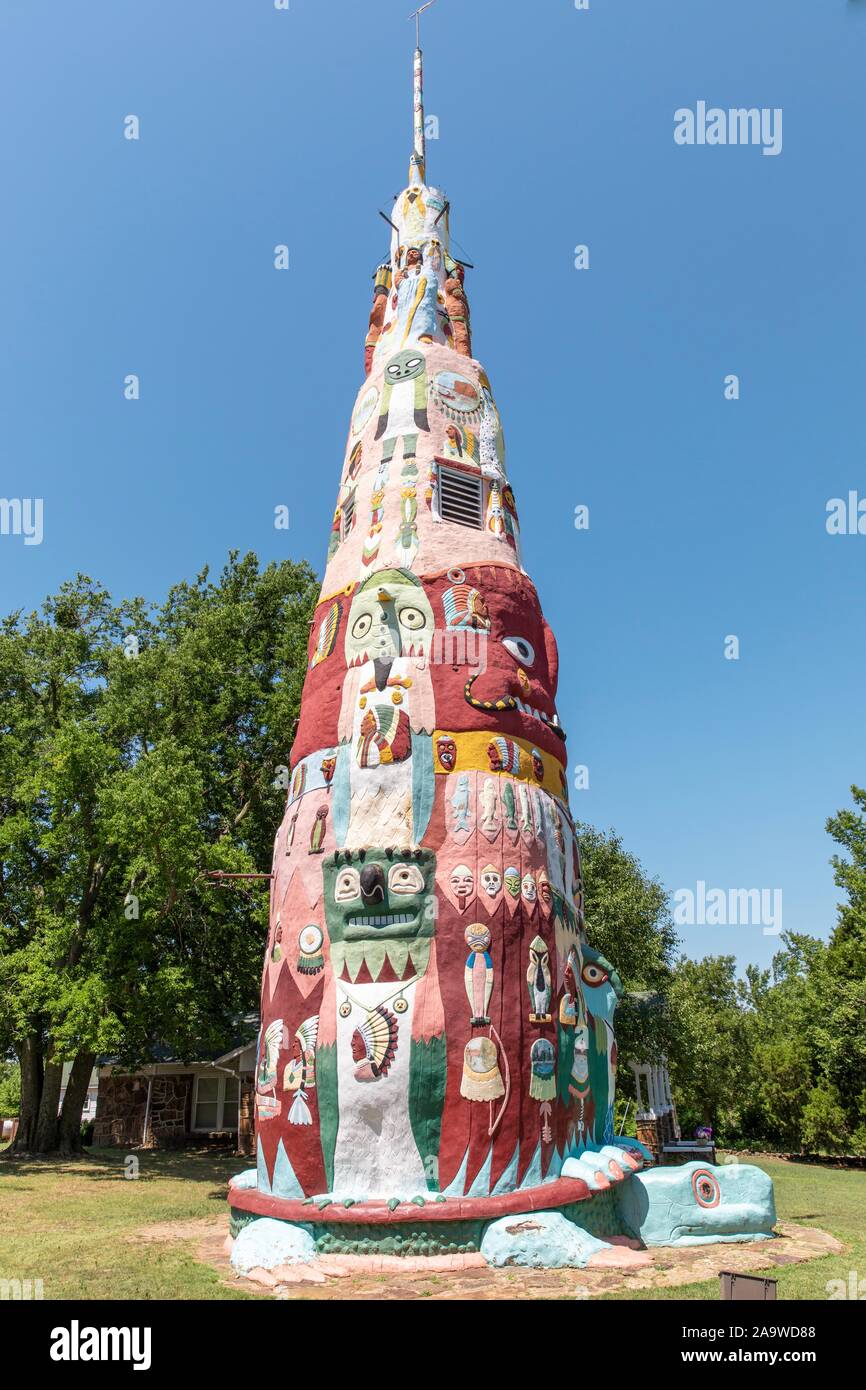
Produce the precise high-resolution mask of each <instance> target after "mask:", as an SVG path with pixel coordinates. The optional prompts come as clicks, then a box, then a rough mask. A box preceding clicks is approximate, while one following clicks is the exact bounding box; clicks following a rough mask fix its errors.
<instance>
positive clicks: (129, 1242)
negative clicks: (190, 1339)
mask: <svg viewBox="0 0 866 1390" xmlns="http://www.w3.org/2000/svg"><path fill="white" fill-rule="evenodd" d="M125 1157H126V1156H125V1155H124V1154H123V1153H120V1152H117V1151H115V1150H112V1149H102V1150H99V1149H97V1150H94V1151H93V1152H92V1153H91V1154H90V1155H89V1156H88V1157H87V1158H85V1159H83V1160H80V1161H78V1162H73V1163H59V1162H51V1161H43V1162H31V1161H25V1160H16V1161H8V1160H5V1161H0V1279H22V1280H23V1279H41V1280H42V1282H43V1289H44V1296H45V1298H47V1299H54V1298H59V1299H63V1298H95V1299H113V1298H118V1299H147V1298H173V1299H174V1298H178V1299H183V1298H186V1299H190V1298H192V1299H199V1298H207V1299H212V1298H220V1299H223V1298H249V1297H255V1296H256V1295H253V1294H249V1293H247V1292H245V1291H244V1290H243V1288H242V1287H237V1288H234V1287H232V1286H230V1285H227V1284H226V1283H224V1282H222V1281H221V1279H220V1276H219V1274H218V1273H217V1271H216V1270H215V1269H212V1268H211V1267H210V1266H209V1265H208V1264H205V1263H202V1262H200V1261H199V1260H198V1259H197V1258H196V1252H197V1249H198V1245H199V1242H200V1240H201V1234H202V1233H201V1231H198V1233H196V1232H193V1233H191V1234H190V1235H189V1238H184V1239H181V1240H173V1241H166V1240H153V1239H149V1238H148V1236H147V1234H146V1231H147V1228H148V1227H152V1226H155V1225H157V1224H158V1223H159V1224H161V1223H166V1222H168V1223H180V1222H198V1223H201V1222H202V1221H207V1220H208V1219H212V1220H213V1222H214V1223H218V1222H219V1221H220V1220H221V1219H222V1218H224V1216H225V1212H226V1205H225V1197H226V1184H227V1183H228V1180H229V1178H230V1177H231V1176H232V1175H233V1174H234V1173H237V1172H240V1170H241V1169H242V1168H243V1167H244V1166H245V1163H248V1161H249V1160H245V1159H243V1158H239V1157H237V1156H236V1155H224V1154H212V1153H195V1152H183V1151H180V1152H177V1153H140V1154H138V1155H136V1157H137V1158H138V1162H139V1175H138V1177H137V1178H135V1179H130V1178H127V1177H126V1176H125V1169H124V1160H125ZM750 1161H751V1162H754V1161H755V1160H754V1159H752V1160H750ZM758 1163H759V1166H760V1167H761V1168H764V1169H765V1170H766V1172H768V1173H769V1174H770V1175H771V1177H772V1178H773V1181H774V1183H775V1185H776V1206H777V1209H778V1213H779V1217H780V1219H781V1220H783V1221H796V1222H799V1223H800V1224H802V1225H811V1226H819V1227H820V1228H821V1229H822V1230H825V1231H830V1232H831V1233H832V1234H833V1235H835V1236H836V1237H837V1238H838V1239H839V1240H841V1241H843V1242H844V1243H845V1245H846V1247H848V1248H847V1249H846V1251H845V1253H844V1254H843V1255H840V1256H828V1257H826V1258H823V1259H819V1260H813V1261H811V1262H810V1263H809V1264H803V1265H789V1266H782V1267H780V1268H779V1269H777V1270H775V1269H774V1270H770V1271H767V1272H768V1273H771V1274H772V1275H773V1276H774V1277H777V1278H778V1280H779V1296H780V1298H786V1299H790V1298H812V1299H821V1300H824V1299H826V1298H827V1291H826V1284H827V1281H828V1280H829V1279H843V1280H845V1281H846V1283H847V1280H848V1275H849V1271H851V1270H852V1269H853V1270H859V1271H862V1272H863V1273H864V1275H866V1172H859V1171H858V1172H845V1171H843V1170H839V1169H835V1168H821V1167H818V1166H817V1165H813V1164H805V1163H785V1162H782V1161H780V1160H777V1159H770V1158H768V1159H760V1160H758ZM517 1277H519V1275H518V1276H517ZM718 1296H719V1288H718V1281H717V1280H715V1279H713V1280H708V1281H707V1282H705V1283H700V1284H690V1285H687V1286H685V1287H683V1288H674V1289H659V1290H647V1289H645V1290H635V1291H634V1292H632V1293H630V1294H618V1295H617V1297H630V1298H665V1299H683V1298H686V1299H691V1298H705V1299H713V1300H715V1299H717V1298H718Z"/></svg>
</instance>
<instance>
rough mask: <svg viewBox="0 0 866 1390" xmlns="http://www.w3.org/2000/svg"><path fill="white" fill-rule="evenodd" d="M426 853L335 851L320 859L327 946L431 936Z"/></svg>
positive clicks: (429, 855) (430, 873) (430, 868)
mask: <svg viewBox="0 0 866 1390" xmlns="http://www.w3.org/2000/svg"><path fill="white" fill-rule="evenodd" d="M435 867H436V856H435V854H434V853H433V851H432V850H429V849H420V850H416V851H414V853H409V852H408V851H403V850H390V851H388V850H383V849H368V850H364V851H363V852H362V853H355V854H353V853H351V852H349V851H346V850H338V851H337V852H336V853H335V854H333V855H328V856H326V858H325V861H324V865H323V869H324V890H325V913H326V917H327V922H328V932H329V935H330V939H331V941H332V942H341V941H346V942H353V941H378V940H382V939H385V940H388V939H405V938H412V937H428V936H432V935H433V932H434V926H435V911H434V907H433V903H434V897H433V880H434V873H435Z"/></svg>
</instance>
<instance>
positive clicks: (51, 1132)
mask: <svg viewBox="0 0 866 1390" xmlns="http://www.w3.org/2000/svg"><path fill="white" fill-rule="evenodd" d="M62 1079H63V1063H62V1062H46V1063H45V1076H44V1078H43V1081H42V1095H41V1096H40V1098H39V1115H38V1118H37V1120H36V1143H35V1144H34V1145H33V1152H34V1153H38V1154H45V1153H51V1152H52V1151H53V1150H54V1149H56V1148H57V1120H58V1111H59V1109H60V1083H61V1081H62Z"/></svg>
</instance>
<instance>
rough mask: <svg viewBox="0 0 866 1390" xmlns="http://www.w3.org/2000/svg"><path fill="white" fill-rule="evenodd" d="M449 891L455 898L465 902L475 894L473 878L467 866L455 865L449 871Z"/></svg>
mask: <svg viewBox="0 0 866 1390" xmlns="http://www.w3.org/2000/svg"><path fill="white" fill-rule="evenodd" d="M451 891H452V892H453V894H454V896H455V898H460V899H461V900H465V899H466V898H471V897H472V894H473V893H474V892H475V876H474V874H473V872H472V870H471V869H470V868H469V866H468V864H457V865H456V866H455V867H454V868H453V869H452V870H451Z"/></svg>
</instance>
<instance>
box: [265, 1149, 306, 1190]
mask: <svg viewBox="0 0 866 1390" xmlns="http://www.w3.org/2000/svg"><path fill="white" fill-rule="evenodd" d="M272 1191H273V1193H274V1196H275V1197H303V1196H305V1193H304V1189H303V1188H302V1187H301V1184H300V1183H299V1182H298V1179H297V1178H296V1177H295V1170H294V1168H293V1167H292V1165H291V1163H290V1162H289V1156H288V1154H287V1153H286V1151H285V1149H284V1148H283V1141H282V1139H281V1140H280V1142H279V1144H278V1146H277V1156H276V1159H275V1160H274V1181H273V1184H272Z"/></svg>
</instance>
